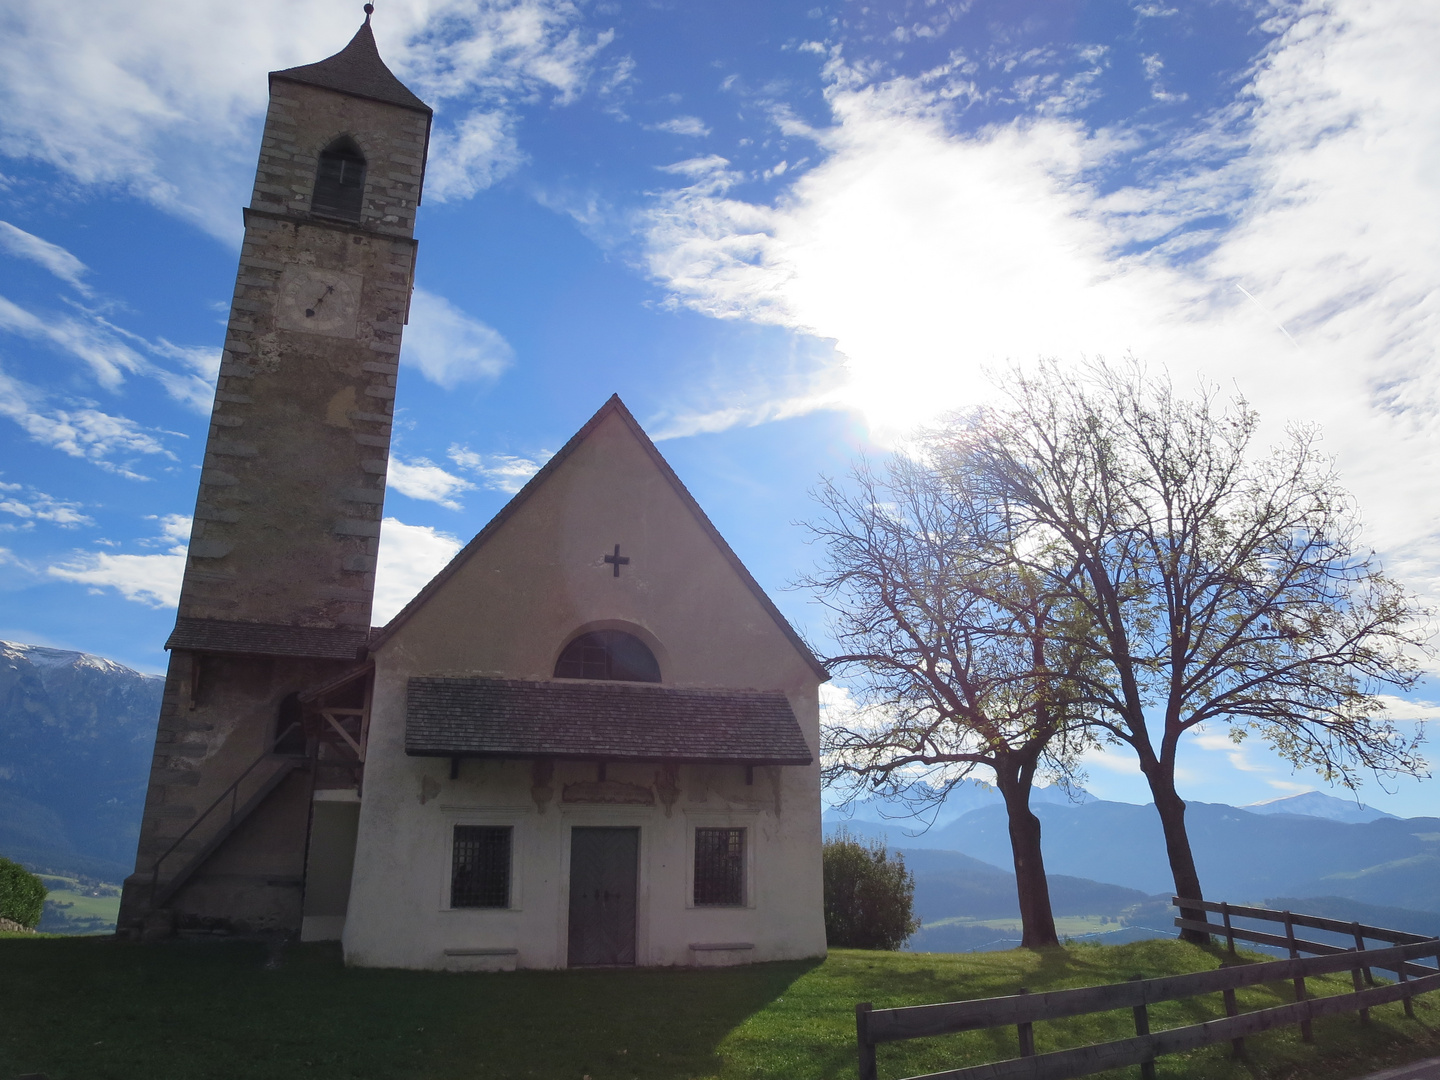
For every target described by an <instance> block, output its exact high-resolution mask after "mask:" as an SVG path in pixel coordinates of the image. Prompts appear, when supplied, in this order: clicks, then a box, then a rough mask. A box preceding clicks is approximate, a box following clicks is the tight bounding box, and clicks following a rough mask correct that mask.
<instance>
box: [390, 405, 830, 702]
mask: <svg viewBox="0 0 1440 1080" xmlns="http://www.w3.org/2000/svg"><path fill="white" fill-rule="evenodd" d="M612 414H614V415H616V416H618V417H619V418H620V419H621V420H622V421H623V422H624V423H625V425H626V426H627V427H628V428H629V429H630V431H631V432H632V433H633V434H634V435H635V437H636V438H637V439H638V441H639V443H640V445H641V446H642V447H643V448H644V449H645V452H646V453H647V454H649V456H650V458H651V460H652V461H653V462H654V463H655V465H656V466H657V467H658V468H659V470H660V472H661V474H662V475H663V476H664V477H665V479H666V480H667V481H668V482H669V484H670V486H671V487H672V488H673V489H674V491H675V494H676V495H678V496H679V498H680V501H681V502H682V503H684V504H685V506H686V507H687V508H688V509H689V511H690V513H691V514H692V515H694V517H695V520H696V522H697V523H698V524H699V526H700V528H701V529H703V530H704V532H705V533H706V535H707V536H709V538H710V540H711V542H712V543H714V544H715V546H716V548H717V549H718V550H719V551H720V553H721V555H722V556H724V558H725V560H726V561H727V562H728V563H729V564H730V566H731V568H732V569H733V570H734V571H735V573H736V574H738V575H739V577H740V580H741V581H742V582H743V583H744V584H745V587H746V588H748V589H749V590H750V592H751V593H752V594H753V595H754V597H755V599H756V600H757V601H758V602H759V604H760V606H761V607H762V608H764V609H765V612H766V614H768V615H769V616H770V618H771V619H772V620H773V621H774V623H775V625H776V626H777V627H778V628H779V630H780V632H781V633H782V634H784V635H785V638H786V640H788V641H789V642H790V644H791V645H792V646H793V647H794V648H795V651H796V652H798V653H799V654H800V657H801V659H803V660H804V661H805V663H806V664H807V665H808V666H809V668H810V670H811V671H813V672H814V673H815V675H816V677H817V678H818V679H819V680H820V681H821V682H828V681H829V680H830V673H829V672H828V671H827V670H826V669H825V665H824V664H822V663H821V662H820V660H819V658H817V657H816V655H815V654H814V652H812V651H811V649H810V646H808V645H806V644H805V639H804V638H802V637H801V636H800V635H799V633H797V632H796V630H795V628H794V627H793V626H791V625H790V621H789V620H788V619H786V618H785V616H784V615H783V614H781V612H780V609H779V608H777V607H776V606H775V602H774V601H773V600H771V599H770V597H769V596H768V595H767V594H766V592H765V590H764V589H763V588H761V587H760V583H759V582H758V581H756V580H755V578H754V575H752V574H751V573H750V571H749V570H748V569H746V567H745V564H744V563H742V562H741V561H740V557H739V556H738V555H736V554H735V552H734V550H733V549H732V548H731V547H730V545H729V544H728V543H726V542H725V538H724V537H723V536H721V535H720V530H719V529H717V528H716V527H715V525H714V523H713V522H712V521H711V520H710V518H709V517H708V516H706V514H705V511H704V510H702V509H701V507H700V504H699V503H698V502H697V501H696V500H695V496H693V495H691V494H690V491H689V489H688V488H686V486H685V484H684V482H683V481H681V479H680V477H679V476H677V475H676V474H675V470H674V469H672V468H671V467H670V463H669V462H668V461H666V460H665V458H664V455H662V454H661V453H660V451H659V449H657V448H656V446H655V444H654V443H653V442H651V441H650V436H649V435H647V434H645V429H644V428H642V427H641V426H640V424H639V422H638V421H637V420H636V419H635V417H634V416H633V415H631V413H630V410H629V409H627V408H626V407H625V403H624V402H623V401H621V400H620V395H619V394H612V395H610V399H609V400H608V401H606V402H605V404H604V405H602V406H600V408H599V410H598V411H597V412H596V413H595V415H594V416H592V417H591V418H590V419H589V420H588V421H587V422H586V424H585V426H584V427H582V428H581V429H580V430H579V431H577V432H576V433H575V434H574V435H573V436H572V437H571V438H570V441H569V442H567V443H566V444H565V445H564V446H563V447H561V448H560V451H559V452H558V453H557V454H556V455H555V456H554V457H552V458H551V459H550V460H549V461H547V462H546V463H545V464H544V466H543V467H542V468H541V469H540V471H539V472H537V473H536V474H535V475H534V476H532V477H531V478H530V481H529V483H527V484H526V485H525V486H524V487H523V488H521V489H520V490H519V492H517V493H516V495H515V497H514V498H512V499H511V500H510V501H509V502H508V503H506V504H505V505H504V506H503V507H502V508H501V509H500V512H499V513H498V514H496V515H495V516H494V517H493V518H491V519H490V521H489V523H488V524H486V526H485V527H484V528H483V529H481V530H480V531H479V532H478V533H476V534H475V538H474V539H473V540H471V541H470V542H469V543H468V544H466V545H465V546H464V547H463V548H461V549H460V551H459V552H457V553H456V555H455V557H454V558H453V559H451V560H450V562H449V563H447V564H446V565H445V567H444V568H442V569H441V570H440V572H439V573H438V574H436V575H435V576H434V577H433V578H431V579H430V581H429V583H427V584H426V585H425V587H424V588H422V589H421V590H420V591H419V592H418V593H416V594H415V596H414V597H413V598H412V599H411V601H410V602H409V603H408V604H406V605H405V606H404V607H403V608H401V609H400V611H399V613H398V614H396V616H395V617H394V618H393V619H391V620H390V621H389V622H388V623H386V624H385V626H384V627H382V628H381V629H380V630H379V632H378V633H373V634H372V636H371V640H370V648H371V649H372V650H374V649H378V648H379V647H380V646H381V645H382V644H384V643H385V642H386V641H387V640H389V639H390V637H391V636H393V635H394V634H395V632H396V631H398V630H399V629H400V627H401V626H403V625H404V624H405V623H406V622H408V621H409V619H410V616H411V615H413V614H414V613H415V612H416V611H419V610H420V608H422V607H424V606H425V604H426V602H427V601H428V600H429V599H430V597H431V596H433V595H434V594H435V593H436V592H437V591H438V590H439V589H440V587H441V586H442V585H444V583H445V582H446V581H448V580H449V579H450V578H451V577H452V576H453V575H454V574H455V573H457V572H458V571H459V569H460V568H461V567H462V566H464V565H465V563H466V562H468V561H469V559H470V557H471V556H472V555H473V554H474V553H475V552H476V551H478V550H479V549H480V548H482V547H483V546H484V545H485V544H486V542H488V541H489V539H490V538H491V537H492V536H494V535H495V533H496V532H498V531H499V529H500V527H501V526H502V525H504V524H505V522H506V521H508V520H509V519H510V518H511V517H512V516H513V515H514V514H515V512H516V511H517V510H519V509H520V507H522V506H524V505H525V503H526V502H527V501H528V500H529V498H530V496H531V495H533V494H534V493H535V492H536V491H537V490H539V488H540V487H541V486H542V485H543V484H544V483H545V481H546V480H548V479H549V478H550V476H551V475H553V474H554V472H555V471H556V470H557V469H558V468H559V467H560V465H561V464H562V463H563V462H564V461H565V460H566V459H567V458H568V457H570V455H571V454H573V453H574V452H575V450H576V449H577V448H578V447H579V446H580V445H581V444H582V443H583V442H584V441H585V440H586V439H587V438H588V437H589V435H590V433H591V432H592V431H594V430H595V429H596V428H597V427H599V426H600V424H601V423H602V422H603V421H604V420H605V419H606V418H607V417H609V416H610V415H612Z"/></svg>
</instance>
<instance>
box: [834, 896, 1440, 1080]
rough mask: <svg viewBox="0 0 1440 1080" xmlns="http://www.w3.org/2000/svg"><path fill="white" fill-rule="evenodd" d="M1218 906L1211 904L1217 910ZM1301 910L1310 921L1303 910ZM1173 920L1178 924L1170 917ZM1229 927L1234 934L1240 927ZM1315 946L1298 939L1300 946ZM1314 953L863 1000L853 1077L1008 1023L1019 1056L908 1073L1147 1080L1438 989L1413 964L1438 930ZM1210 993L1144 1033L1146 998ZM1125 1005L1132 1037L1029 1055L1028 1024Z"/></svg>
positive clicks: (935, 1078) (931, 1077)
mask: <svg viewBox="0 0 1440 1080" xmlns="http://www.w3.org/2000/svg"><path fill="white" fill-rule="evenodd" d="M1177 903H1178V902H1177ZM1201 903H1202V902H1200V901H1188V900H1187V901H1185V905H1186V906H1187V907H1192V908H1193V907H1198V906H1200V904H1201ZM1220 906H1221V905H1215V907H1216V908H1219V907H1220ZM1250 910H1254V911H1265V910H1267V909H1264V908H1254V909H1250ZM1229 911H1230V912H1231V914H1232V915H1233V914H1237V913H1238V909H1237V908H1236V907H1234V906H1231V907H1230V908H1229ZM1272 914H1283V913H1279V912H1275V913H1272ZM1247 917H1253V916H1247ZM1299 918H1301V917H1300V916H1294V915H1291V917H1290V925H1291V926H1292V927H1293V926H1294V925H1297V924H1298V919H1299ZM1303 918H1306V919H1313V917H1311V916H1304V917H1303ZM1176 921H1177V923H1179V922H1180V920H1178V919H1177V920H1176ZM1320 921H1325V922H1335V921H1336V920H1320ZM1299 925H1307V924H1299ZM1339 925H1342V926H1345V927H1346V928H1347V929H1348V928H1349V926H1350V924H1348V923H1341V924H1339ZM1210 928H1211V930H1212V932H1218V933H1221V934H1223V933H1224V932H1225V929H1226V927H1225V926H1224V925H1221V926H1220V927H1219V928H1218V929H1217V928H1216V927H1214V926H1213V925H1212V926H1211V927H1210ZM1315 928H1316V929H1328V927H1315ZM1232 929H1233V928H1232ZM1363 929H1364V930H1366V931H1376V932H1375V933H1366V935H1365V936H1367V937H1373V938H1376V939H1379V940H1383V935H1397V936H1403V937H1406V938H1415V937H1416V935H1413V934H1403V935H1402V934H1400V932H1399V931H1391V930H1381V929H1380V928H1377V927H1365V928H1363ZM1234 933H1235V936H1237V937H1238V936H1239V931H1234ZM1292 940H1293V941H1294V942H1295V944H1296V946H1301V943H1300V942H1299V940H1298V939H1295V938H1294V937H1293V930H1292V933H1291V935H1290V936H1289V937H1287V938H1283V939H1281V941H1282V942H1289V941H1292ZM1318 944H1319V943H1318V942H1306V943H1304V946H1306V947H1308V946H1311V945H1318ZM1330 950H1333V951H1330ZM1319 951H1321V952H1322V955H1316V956H1311V957H1304V958H1292V959H1289V960H1274V961H1266V962H1261V963H1255V964H1242V965H1236V966H1232V967H1223V968H1219V969H1217V970H1215V971H1201V972H1196V973H1195V974H1191V975H1170V976H1165V977H1163V978H1158V979H1142V978H1140V977H1138V976H1137V977H1136V978H1134V979H1132V980H1130V981H1129V982H1123V983H1117V984H1115V985H1112V986H1087V987H1082V988H1079V989H1075V990H1053V991H1049V992H1047V993H1043V994H1030V993H1027V992H1025V991H1024V990H1022V991H1021V993H1019V994H1015V995H1011V996H1007V997H996V998H982V999H979V1000H975V1001H956V1002H947V1003H944V1004H938V1005H913V1006H906V1007H902V1008H895V1009H875V1008H873V1007H872V1006H871V1004H870V1003H869V1002H862V1003H861V1004H859V1005H857V1006H856V1007H855V1033H856V1045H857V1049H858V1051H859V1076H860V1080H878V1073H877V1069H876V1060H875V1048H876V1047H877V1046H878V1045H879V1044H881V1043H887V1042H897V1041H900V1040H905V1039H919V1038H927V1037H931V1036H936V1035H949V1034H954V1033H956V1032H961V1031H975V1030H980V1029H984V1028H994V1027H1002V1026H1009V1025H1014V1026H1015V1028H1016V1034H1017V1040H1018V1043H1019V1054H1020V1056H1019V1057H1017V1058H1012V1059H1010V1060H1008V1061H998V1062H991V1063H989V1064H986V1065H975V1066H970V1067H968V1068H961V1069H952V1070H949V1071H946V1072H939V1073H930V1074H927V1075H926V1076H925V1077H915V1078H911V1080H1065V1078H1068V1077H1078V1076H1088V1075H1090V1074H1091V1073H1096V1072H1101V1071H1103V1070H1105V1069H1113V1068H1118V1067H1121V1066H1126V1065H1139V1066H1140V1067H1141V1076H1142V1077H1144V1078H1146V1080H1149V1078H1150V1077H1153V1076H1154V1075H1155V1072H1154V1070H1155V1066H1154V1060H1155V1058H1156V1057H1159V1056H1160V1055H1162V1054H1174V1053H1180V1052H1182V1051H1186V1050H1192V1049H1195V1048H1197V1047H1201V1046H1207V1045H1210V1044H1213V1043H1219V1042H1226V1041H1229V1042H1230V1043H1231V1045H1232V1047H1233V1049H1234V1051H1235V1053H1237V1054H1239V1053H1242V1052H1243V1040H1244V1039H1245V1038H1246V1037H1247V1036H1250V1035H1255V1034H1258V1033H1260V1032H1262V1031H1269V1030H1270V1029H1272V1028H1276V1027H1285V1026H1289V1025H1293V1024H1298V1025H1300V1026H1301V1030H1302V1031H1305V1032H1307V1033H1308V1029H1309V1026H1310V1022H1311V1020H1313V1019H1315V1018H1317V1017H1321V1016H1329V1015H1332V1014H1335V1013H1342V1012H1356V1011H1358V1012H1359V1013H1360V1019H1361V1022H1362V1023H1364V1022H1367V1021H1368V1019H1369V1010H1370V1009H1371V1008H1373V1007H1375V1006H1376V1005H1382V1004H1386V1003H1388V1002H1392V1001H1404V1002H1405V1008H1406V1012H1407V1014H1409V1015H1414V1014H1413V1012H1412V1006H1411V1004H1410V999H1411V998H1412V997H1414V996H1415V995H1417V994H1424V993H1428V992H1430V991H1433V990H1440V970H1437V968H1436V967H1429V966H1425V965H1420V964H1416V963H1413V961H1415V960H1417V959H1419V958H1421V957H1432V956H1433V957H1435V959H1436V963H1437V965H1440V938H1418V939H1416V940H1413V941H1406V942H1404V943H1401V944H1396V945H1391V946H1389V947H1387V948H1380V949H1349V950H1343V949H1339V948H1336V947H1334V946H1324V947H1323V948H1322V950H1319ZM1372 968H1380V969H1382V970H1387V971H1394V972H1396V974H1397V977H1398V980H1399V981H1398V982H1396V983H1394V984H1392V985H1386V986H1375V985H1373V980H1370V979H1368V978H1366V976H1367V975H1368V972H1369V970H1370V969H1372ZM1341 971H1349V972H1351V977H1352V982H1353V985H1354V991H1353V992H1352V993H1347V994H1336V995H1333V996H1329V997H1322V998H1314V997H1310V996H1309V995H1308V994H1307V993H1306V990H1305V983H1304V980H1305V979H1306V978H1313V977H1315V976H1317V975H1329V974H1334V973H1336V972H1341ZM1285 980H1290V981H1293V982H1294V985H1295V990H1296V1000H1295V1001H1294V1002H1292V1003H1289V1004H1286V1005H1278V1006H1274V1007H1271V1008H1266V1009H1258V1010H1255V1011H1253V1012H1247V1013H1241V1012H1240V1011H1239V1009H1238V1006H1237V1004H1236V998H1235V991H1236V990H1238V989H1241V988H1243V987H1247V986H1257V985H1260V984H1262V983H1269V982H1278V981H1285ZM1366 982H1371V983H1372V985H1369V986H1365V985H1364V984H1365V983H1366ZM1215 993H1218V994H1220V995H1222V998H1223V1001H1224V1006H1225V1016H1224V1017H1223V1018H1217V1019H1215V1020H1209V1021H1206V1022H1204V1023H1200V1024H1190V1025H1188V1026H1185V1027H1179V1028H1171V1029H1169V1030H1166V1031H1160V1032H1151V1031H1150V1019H1149V1011H1148V1010H1149V1007H1150V1006H1152V1005H1156V1004H1159V1003H1161V1002H1167V1001H1177V1000H1181V999H1185V998H1192V997H1197V996H1200V995H1204V994H1215ZM1125 1008H1129V1009H1131V1010H1133V1014H1134V1021H1135V1037H1134V1038H1129V1039H1119V1040H1116V1041H1113V1042H1106V1043H1098V1044H1095V1045H1092V1046H1082V1047H1076V1048H1073V1049H1070V1050H1060V1051H1056V1052H1053V1053H1048V1054H1036V1053H1035V1049H1034V1025H1035V1024H1036V1023H1037V1022H1039V1021H1042V1020H1059V1019H1064V1018H1065V1017H1070V1016H1083V1015H1087V1014H1090V1013H1099V1012H1110V1011H1112V1010H1117V1009H1125Z"/></svg>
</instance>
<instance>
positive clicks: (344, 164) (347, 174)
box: [310, 135, 365, 221]
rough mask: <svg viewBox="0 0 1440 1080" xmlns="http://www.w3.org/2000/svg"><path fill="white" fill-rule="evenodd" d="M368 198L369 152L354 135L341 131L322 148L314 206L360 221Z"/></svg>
mask: <svg viewBox="0 0 1440 1080" xmlns="http://www.w3.org/2000/svg"><path fill="white" fill-rule="evenodd" d="M364 201H365V155H364V154H362V153H361V152H360V147H359V145H358V144H357V143H356V142H355V140H354V139H352V138H351V137H350V136H349V135H341V136H340V137H339V138H338V139H336V140H335V141H334V142H332V143H331V144H330V145H329V146H327V147H326V148H325V149H324V150H321V151H320V165H319V167H318V168H317V169H316V170H315V194H314V195H313V196H312V197H311V199H310V209H312V210H314V211H315V212H316V213H318V214H325V215H327V216H329V217H339V218H345V219H347V220H349V221H359V220H360V207H361V206H362V205H363V203H364Z"/></svg>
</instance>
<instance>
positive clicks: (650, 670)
mask: <svg viewBox="0 0 1440 1080" xmlns="http://www.w3.org/2000/svg"><path fill="white" fill-rule="evenodd" d="M555 678H557V679H623V680H626V681H628V682H659V681H660V665H659V664H658V663H656V661H655V654H654V653H652V652H651V651H650V647H649V646H648V645H646V644H645V643H644V642H643V641H641V640H640V639H639V638H637V637H636V636H635V635H634V634H627V633H625V631H623V630H592V631H591V632H590V633H588V634H581V635H580V636H579V637H577V638H576V639H575V640H574V641H572V642H570V644H569V645H566V646H565V650H564V651H563V652H562V653H561V654H560V659H559V660H557V661H555Z"/></svg>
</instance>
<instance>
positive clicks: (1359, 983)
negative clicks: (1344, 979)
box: [1350, 923, 1370, 1024]
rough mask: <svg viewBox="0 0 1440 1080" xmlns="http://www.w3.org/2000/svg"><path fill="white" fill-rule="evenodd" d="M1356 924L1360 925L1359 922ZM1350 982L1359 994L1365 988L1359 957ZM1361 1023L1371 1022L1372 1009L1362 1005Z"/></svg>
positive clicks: (1351, 972) (1352, 969) (1351, 971)
mask: <svg viewBox="0 0 1440 1080" xmlns="http://www.w3.org/2000/svg"><path fill="white" fill-rule="evenodd" d="M1356 925H1357V926H1358V925H1359V924H1358V923H1357V924H1356ZM1350 982H1351V983H1352V984H1353V985H1354V987H1355V992H1356V993H1357V994H1358V993H1360V991H1361V990H1363V989H1365V983H1364V980H1363V979H1361V977H1360V962H1359V959H1358V958H1357V959H1356V962H1355V966H1354V967H1353V968H1351V969H1350ZM1360 1023H1361V1024H1368V1023H1370V1010H1369V1009H1367V1008H1364V1007H1362V1008H1361V1009H1360Z"/></svg>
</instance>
